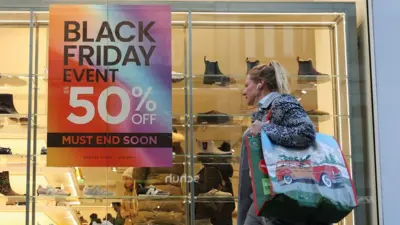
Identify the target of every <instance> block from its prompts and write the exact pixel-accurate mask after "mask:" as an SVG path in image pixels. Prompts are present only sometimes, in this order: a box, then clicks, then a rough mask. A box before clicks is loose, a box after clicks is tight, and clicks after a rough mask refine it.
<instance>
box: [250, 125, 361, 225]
mask: <svg viewBox="0 0 400 225" xmlns="http://www.w3.org/2000/svg"><path fill="white" fill-rule="evenodd" d="M246 148H247V153H248V159H249V166H250V169H251V177H252V186H253V197H254V198H253V199H254V207H255V211H256V213H257V215H258V216H266V217H272V218H282V219H284V220H285V221H288V222H297V221H313V222H321V223H337V222H339V221H340V220H342V219H343V218H344V217H345V216H347V215H348V214H349V213H350V212H351V211H352V210H353V209H354V208H355V207H357V205H358V201H357V194H356V191H355V187H354V184H353V181H352V179H351V177H350V173H349V169H348V166H347V164H346V161H345V160H344V156H343V153H342V151H341V149H340V147H339V144H338V143H337V141H336V140H335V139H334V137H332V136H329V135H325V134H320V133H317V136H316V141H315V142H314V144H313V145H312V146H310V147H308V148H306V149H290V148H285V147H282V146H279V145H275V144H273V143H272V142H271V141H270V139H269V138H268V136H267V134H266V133H265V132H263V131H261V133H260V135H258V136H255V137H253V136H247V138H246Z"/></svg>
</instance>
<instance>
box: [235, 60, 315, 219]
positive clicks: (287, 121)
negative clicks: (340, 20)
mask: <svg viewBox="0 0 400 225" xmlns="http://www.w3.org/2000/svg"><path fill="white" fill-rule="evenodd" d="M243 96H244V97H245V98H246V102H247V104H248V105H251V106H257V109H258V111H257V112H255V113H253V115H252V122H253V123H252V124H251V126H250V128H249V129H247V131H246V132H245V133H244V136H247V135H257V134H258V133H259V132H260V131H261V130H263V131H265V132H266V134H267V135H268V137H269V138H270V140H271V141H272V142H274V143H276V144H278V145H282V146H286V147H307V146H309V145H310V144H312V143H313V142H314V140H315V135H316V132H315V128H314V126H313V124H312V122H311V120H310V118H309V117H308V116H307V113H306V112H305V110H304V109H303V107H302V106H301V105H300V104H299V102H298V101H297V100H296V99H295V98H294V97H292V96H291V95H290V90H289V84H288V81H287V77H286V73H285V70H284V68H283V67H282V66H281V65H280V64H279V63H278V62H275V61H272V62H271V63H270V64H269V65H259V66H256V67H254V68H253V69H251V70H250V71H249V72H248V74H247V77H246V81H245V88H244V90H243ZM269 112H271V113H270V119H269V121H267V120H266V118H267V115H268V114H269ZM243 149H244V150H242V152H241V163H240V172H239V173H240V174H239V197H238V198H239V202H238V225H262V224H264V225H265V224H267V225H297V224H292V223H285V222H284V221H283V220H284V218H279V219H276V218H263V217H258V216H257V215H256V214H255V211H254V207H253V205H252V204H253V200H252V192H253V191H252V187H251V180H250V179H251V178H250V170H249V165H248V159H247V153H246V151H245V148H243ZM299 225H309V224H306V223H299ZM313 225H314V224H313Z"/></svg>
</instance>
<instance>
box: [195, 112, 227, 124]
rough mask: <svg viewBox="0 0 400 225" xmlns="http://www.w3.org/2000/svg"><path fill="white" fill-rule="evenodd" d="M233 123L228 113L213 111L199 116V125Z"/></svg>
mask: <svg viewBox="0 0 400 225" xmlns="http://www.w3.org/2000/svg"><path fill="white" fill-rule="evenodd" d="M229 121H231V117H230V116H228V114H226V113H221V112H218V111H215V110H211V111H208V112H204V113H199V114H197V121H196V122H197V123H199V124H223V123H227V122H229Z"/></svg>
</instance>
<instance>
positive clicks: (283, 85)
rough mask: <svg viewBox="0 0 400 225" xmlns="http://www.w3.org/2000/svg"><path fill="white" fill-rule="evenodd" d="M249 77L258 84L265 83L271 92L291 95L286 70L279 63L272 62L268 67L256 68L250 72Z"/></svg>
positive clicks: (259, 66)
mask: <svg viewBox="0 0 400 225" xmlns="http://www.w3.org/2000/svg"><path fill="white" fill-rule="evenodd" d="M248 75H249V76H250V78H251V79H252V80H253V81H254V82H256V83H259V82H261V81H264V83H265V87H266V88H268V89H269V90H270V91H277V92H279V93H281V94H290V88H289V82H288V78H287V73H286V70H285V68H284V67H283V66H282V65H281V64H280V63H279V62H277V61H271V62H270V63H269V64H268V65H267V64H263V65H258V66H255V67H254V68H252V69H251V70H250V71H249V72H248Z"/></svg>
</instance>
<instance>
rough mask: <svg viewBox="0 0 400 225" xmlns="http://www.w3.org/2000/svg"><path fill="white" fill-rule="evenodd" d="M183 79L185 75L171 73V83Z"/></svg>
mask: <svg viewBox="0 0 400 225" xmlns="http://www.w3.org/2000/svg"><path fill="white" fill-rule="evenodd" d="M184 79H185V75H183V74H182V73H178V72H175V71H172V83H179V82H181V81H183V80H184Z"/></svg>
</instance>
